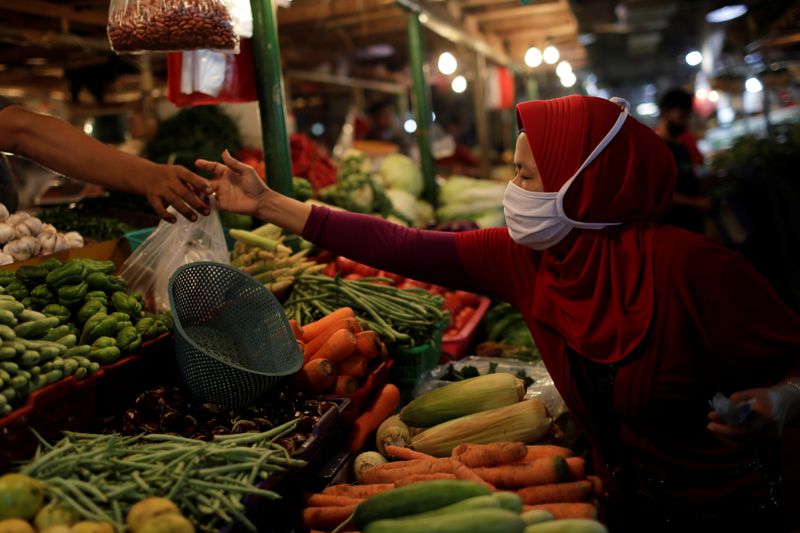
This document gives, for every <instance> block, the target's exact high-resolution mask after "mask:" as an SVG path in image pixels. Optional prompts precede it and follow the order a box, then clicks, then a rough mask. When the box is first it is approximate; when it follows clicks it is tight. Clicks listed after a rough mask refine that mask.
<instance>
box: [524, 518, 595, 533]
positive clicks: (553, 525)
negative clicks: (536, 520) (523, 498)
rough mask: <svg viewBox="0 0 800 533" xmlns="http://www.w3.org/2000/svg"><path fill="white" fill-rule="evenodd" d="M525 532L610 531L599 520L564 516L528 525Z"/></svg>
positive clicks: (587, 532) (574, 532)
mask: <svg viewBox="0 0 800 533" xmlns="http://www.w3.org/2000/svg"><path fill="white" fill-rule="evenodd" d="M525 533H608V529H606V526H604V525H603V524H601V523H600V522H598V521H597V520H589V519H587V518H563V519H561V520H553V521H551V522H544V523H542V524H536V525H533V526H528V527H526V528H525Z"/></svg>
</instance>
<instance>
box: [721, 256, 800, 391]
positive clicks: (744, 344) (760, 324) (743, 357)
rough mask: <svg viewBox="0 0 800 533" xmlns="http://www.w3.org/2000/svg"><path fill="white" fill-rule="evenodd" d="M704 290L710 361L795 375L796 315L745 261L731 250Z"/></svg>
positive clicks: (798, 354)
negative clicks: (713, 279)
mask: <svg viewBox="0 0 800 533" xmlns="http://www.w3.org/2000/svg"><path fill="white" fill-rule="evenodd" d="M719 276H720V277H719V280H718V282H717V283H715V284H714V285H713V288H712V289H711V291H710V293H709V303H708V306H707V309H708V316H707V318H706V320H707V324H708V330H709V334H710V340H711V346H712V347H713V350H714V354H712V355H713V357H714V359H715V361H716V362H717V363H718V364H720V365H722V366H724V367H727V368H726V369H729V370H730V371H731V372H743V371H753V372H758V373H760V374H762V375H763V374H764V372H765V368H766V371H767V374H768V375H769V377H770V378H771V379H773V380H774V381H779V380H780V379H783V378H785V377H788V376H794V375H799V374H800V316H798V315H797V314H795V313H794V312H793V311H792V310H791V309H789V307H788V306H787V305H786V304H785V303H784V302H783V301H782V300H781V299H780V298H779V297H778V295H777V294H776V293H775V291H774V290H773V289H772V287H771V286H770V284H769V283H768V282H767V280H766V279H764V278H763V277H762V276H761V275H760V274H759V273H758V272H757V271H756V270H755V269H754V268H753V267H752V266H751V265H750V264H749V263H748V262H747V261H745V260H744V259H743V258H742V257H741V256H739V255H738V254H732V255H731V256H730V257H729V258H728V259H727V260H726V261H725V264H724V265H723V266H722V269H721V271H720V275H719Z"/></svg>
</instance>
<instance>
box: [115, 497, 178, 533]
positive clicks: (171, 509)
mask: <svg viewBox="0 0 800 533" xmlns="http://www.w3.org/2000/svg"><path fill="white" fill-rule="evenodd" d="M165 514H177V515H180V514H181V511H180V509H178V507H177V506H176V505H175V504H174V503H172V501H170V500H168V499H166V498H145V499H144V500H142V501H140V502H138V503H136V504H135V505H134V506H133V507H131V510H130V511H128V519H127V523H128V528H130V530H131V531H132V533H139V530H140V529H141V528H142V526H144V524H145V523H146V522H148V521H149V520H150V519H152V518H155V517H157V516H161V515H165Z"/></svg>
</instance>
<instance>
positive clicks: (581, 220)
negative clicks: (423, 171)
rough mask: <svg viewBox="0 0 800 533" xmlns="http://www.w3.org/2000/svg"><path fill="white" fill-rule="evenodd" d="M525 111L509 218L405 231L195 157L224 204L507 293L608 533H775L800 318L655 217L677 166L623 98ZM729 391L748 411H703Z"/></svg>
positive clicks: (736, 263) (405, 267)
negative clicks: (571, 423)
mask: <svg viewBox="0 0 800 533" xmlns="http://www.w3.org/2000/svg"><path fill="white" fill-rule="evenodd" d="M518 122H519V125H520V127H521V129H522V130H523V133H521V134H520V136H519V138H518V141H517V147H516V153H515V163H516V175H515V177H514V180H513V181H512V182H510V183H509V185H508V188H507V190H506V195H505V199H504V208H505V213H506V221H507V224H508V228H493V229H487V230H479V231H473V232H465V233H460V234H451V233H440V232H430V231H422V230H413V229H407V228H403V227H400V226H397V225H394V224H391V223H389V222H385V221H383V220H381V219H378V218H376V217H370V216H366V215H356V214H352V213H340V212H333V211H330V210H328V209H324V208H319V207H313V208H312V207H310V206H308V205H306V204H303V203H300V202H297V201H294V200H291V199H288V198H286V197H282V196H280V195H279V194H277V193H275V192H273V191H271V190H269V189H266V188H264V186H263V185H262V183H261V181H260V180H259V179H258V177H257V175H256V174H255V172H254V171H253V170H252V169H250V168H249V167H247V166H245V165H242V164H241V163H239V162H238V161H236V160H234V159H232V158H231V157H230V156H229V155H228V154H227V153H225V154H223V160H224V162H225V165H222V164H219V163H211V162H203V161H200V162H198V166H199V167H200V168H203V169H204V170H209V171H213V172H214V173H215V174H216V175H217V180H216V181H215V182H214V183H213V185H212V187H211V189H210V191H213V192H215V193H216V194H217V197H218V199H219V201H220V204H221V206H222V208H223V209H229V210H236V211H240V212H244V213H247V214H252V215H255V216H257V217H259V218H261V219H262V220H267V221H270V222H273V223H275V224H278V225H280V226H282V227H284V228H286V229H287V230H289V231H292V232H294V233H298V234H300V233H302V235H303V236H304V237H305V238H306V239H308V240H311V241H312V242H314V243H316V244H318V245H320V246H321V247H323V248H326V249H329V250H331V251H333V252H336V253H338V254H341V255H344V256H346V257H349V258H351V259H354V260H358V261H360V262H363V263H367V264H370V265H371V266H374V267H376V268H380V269H384V270H388V271H392V272H396V273H398V274H402V275H406V276H408V277H412V278H415V279H421V280H426V281H429V282H432V283H436V284H439V285H446V286H450V287H456V288H461V289H467V290H477V291H481V292H485V293H488V294H491V295H493V296H495V297H497V298H501V299H504V300H506V301H508V302H511V303H512V304H513V305H514V306H515V307H516V308H517V309H518V310H519V311H520V312H521V313H522V314H523V315H524V317H525V319H526V321H527V323H528V326H529V327H530V330H531V332H532V334H533V337H534V339H535V341H536V344H537V346H538V347H539V350H540V352H541V354H542V358H543V360H544V362H545V364H546V365H547V369H548V371H549V372H550V374H551V375H552V377H553V380H554V381H555V384H556V386H557V388H558V390H559V392H560V393H561V395H562V396H563V398H564V400H565V402H566V403H567V406H568V407H569V408H570V411H571V412H572V414H573V415H574V417H575V418H576V419H577V420H578V422H579V423H580V424H581V425H582V426H583V428H584V430H585V431H586V434H587V436H588V438H589V439H590V441H591V444H592V447H593V451H594V466H595V468H596V469H597V471H598V473H599V474H600V475H601V476H602V477H603V479H604V480H605V484H606V487H607V489H608V491H609V495H610V499H609V503H608V519H609V524H610V526H611V530H612V531H649V532H652V531H675V530H677V529H678V528H687V527H688V528H690V530H696V528H698V527H705V528H712V529H711V530H714V531H724V530H728V531H739V530H743V529H744V528H750V526H752V528H750V529H749V530H755V531H780V530H781V529H780V526H779V523H778V522H777V521H775V520H776V519H775V513H774V511H775V506H776V499H775V490H774V489H775V485H774V483H773V479H772V477H771V475H770V474H771V469H770V468H769V465H768V464H765V459H766V458H768V454H767V453H765V450H769V449H770V448H769V446H771V445H774V444H775V443H776V442H777V438H778V435H779V434H780V433H781V431H782V429H783V426H784V424H787V423H790V422H794V421H796V420H797V419H798V418H799V417H800V378H798V377H796V376H797V374H798V371H797V369H798V367H800V365H798V362H800V358H798V355H800V318H799V317H798V316H797V315H795V314H794V313H793V312H791V311H790V310H789V309H788V308H787V307H786V306H785V305H784V304H783V303H782V302H781V300H780V299H779V298H778V296H777V295H776V294H775V293H774V291H773V290H772V289H771V287H770V286H769V284H768V283H767V282H766V281H765V280H764V279H763V278H762V277H761V276H760V275H759V274H757V273H756V272H755V271H754V270H753V268H752V267H750V265H748V264H747V263H746V262H745V261H744V260H743V259H742V258H741V257H740V256H739V255H737V254H735V253H732V252H730V251H728V250H726V249H724V248H721V247H719V246H717V245H716V244H714V243H712V242H710V241H708V240H706V239H705V238H703V237H701V236H699V235H695V234H691V233H688V232H685V231H682V230H679V229H677V228H672V227H669V226H659V225H658V224H657V221H658V219H659V218H660V217H661V216H662V215H663V214H664V213H665V212H666V211H667V209H668V208H669V206H670V202H671V198H672V193H673V189H674V179H675V167H674V162H673V159H672V156H671V154H670V152H669V150H668V149H667V147H666V146H665V145H664V143H663V141H662V140H661V139H660V138H659V137H658V136H657V135H656V134H655V133H653V132H652V131H651V130H650V129H649V128H647V127H646V126H644V125H643V124H640V123H639V122H637V121H636V120H635V119H633V118H632V117H630V116H629V114H628V108H627V103H625V102H624V101H616V102H611V101H608V100H603V99H599V98H592V97H580V96H572V97H567V98H560V99H556V100H550V101H535V102H527V103H523V104H521V105H519V106H518ZM720 391H721V392H722V393H724V394H730V395H731V397H730V399H731V401H732V402H733V403H734V404H735V405H742V406H744V407H745V408H750V409H751V410H752V412H750V413H749V415H748V416H747V418H746V419H745V420H744V422H742V423H739V424H737V425H733V424H732V423H731V424H729V423H726V422H725V421H724V420H723V418H722V416H721V415H720V414H719V413H717V412H715V411H711V410H710V408H709V400H710V399H711V398H712V397H713V396H714V395H715V393H717V392H720ZM709 411H711V412H709ZM728 421H729V422H734V421H732V420H730V419H729V420H728Z"/></svg>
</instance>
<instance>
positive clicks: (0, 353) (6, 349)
mask: <svg viewBox="0 0 800 533" xmlns="http://www.w3.org/2000/svg"><path fill="white" fill-rule="evenodd" d="M16 356H17V350H15V349H14V348H13V347H11V346H2V347H0V361H7V360H8V359H13V358H15V357H16Z"/></svg>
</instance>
